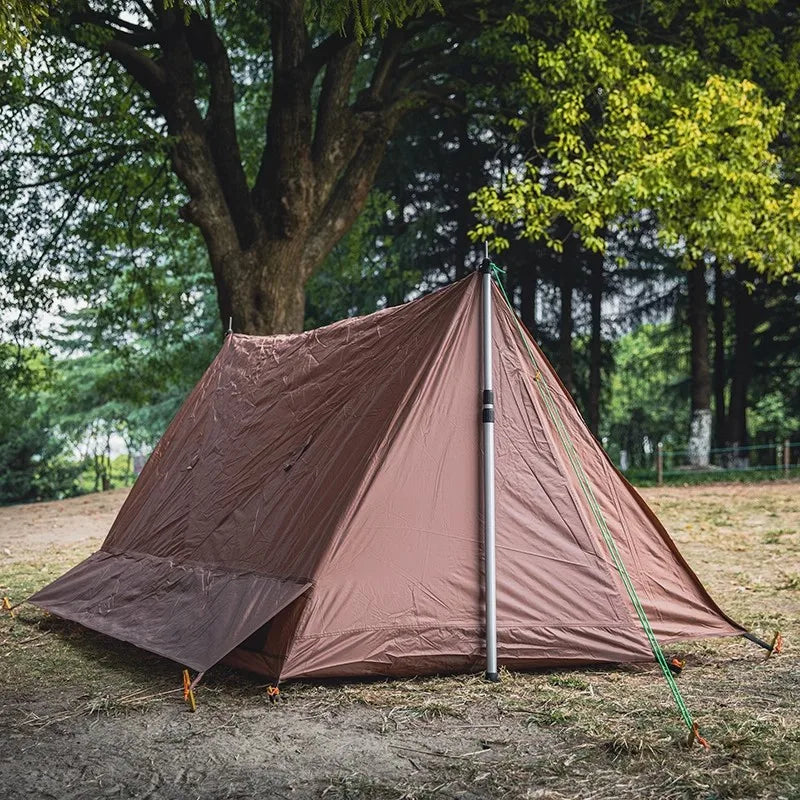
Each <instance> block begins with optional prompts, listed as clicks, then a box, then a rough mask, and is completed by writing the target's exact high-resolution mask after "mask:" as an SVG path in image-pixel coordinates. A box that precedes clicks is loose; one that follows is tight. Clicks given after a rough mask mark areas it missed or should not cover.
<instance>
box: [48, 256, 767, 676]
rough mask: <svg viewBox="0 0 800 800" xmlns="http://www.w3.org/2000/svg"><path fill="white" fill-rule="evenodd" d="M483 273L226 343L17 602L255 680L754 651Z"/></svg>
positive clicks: (187, 662)
mask: <svg viewBox="0 0 800 800" xmlns="http://www.w3.org/2000/svg"><path fill="white" fill-rule="evenodd" d="M491 266H492V265H490V264H489V262H488V260H486V261H484V266H483V267H482V270H481V272H478V273H476V274H473V275H470V276H468V277H466V278H464V279H463V280H461V281H458V282H457V283H454V284H453V285H451V286H449V287H447V288H444V289H441V290H439V291H437V292H434V293H432V294H430V295H427V296H425V297H422V298H420V299H418V300H414V301H412V302H410V303H407V304H406V305H403V306H399V307H396V308H390V309H386V310H384V311H379V312H376V313H374V314H370V315H368V316H365V317H360V318H355V319H347V320H343V321H341V322H337V323H335V324H333V325H329V326H327V327H324V328H320V329H318V330H312V331H307V332H305V333H300V334H292V335H279V336H268V337H260V336H244V335H239V334H231V335H228V336H227V337H226V340H225V343H224V345H223V346H222V349H221V350H220V352H219V354H218V355H217V357H216V358H215V360H214V361H213V363H212V364H211V366H210V367H209V368H208V370H207V372H206V373H205V375H204V376H203V378H202V379H201V381H200V382H199V383H198V385H197V386H196V387H195V388H194V389H193V391H192V392H191V394H190V395H189V397H188V398H187V400H186V401H185V403H184V404H183V406H182V407H181V409H180V411H179V412H178V414H177V416H176V417H175V419H174V420H173V421H172V423H171V424H170V426H169V427H168V429H167V431H166V433H165V434H164V436H163V437H162V439H161V441H160V442H159V444H158V446H157V447H156V449H155V451H154V452H153V454H152V456H151V457H150V459H149V461H148V462H147V464H146V465H145V467H144V470H143V472H142V474H141V476H140V477H139V479H138V480H137V482H136V484H135V486H134V487H133V489H132V490H131V493H130V495H129V496H128V498H127V500H126V501H125V504H124V505H123V507H122V509H121V511H120V513H119V516H118V517H117V519H116V520H115V522H114V524H113V526H112V528H111V531H110V532H109V534H108V537H107V538H106V540H105V542H104V543H103V545H102V547H101V548H100V550H98V551H97V552H96V553H94V554H93V555H92V556H90V557H89V558H88V559H86V560H85V561H84V562H82V563H81V564H79V565H78V566H76V567H74V568H73V569H72V570H70V571H69V572H67V573H66V574H65V575H63V576H62V577H61V578H59V579H58V580H56V581H55V582H53V583H51V584H50V585H49V586H47V587H46V588H44V589H42V590H41V591H40V592H38V593H37V594H36V595H34V596H33V598H32V601H33V602H34V603H35V604H36V605H38V606H40V607H42V608H44V609H47V610H48V611H51V612H53V613H54V614H57V615H59V616H61V617H65V618H67V619H70V620H74V621H75V622H79V623H81V624H83V625H85V626H87V627H89V628H92V629H94V630H97V631H100V632H102V633H105V634H108V635H110V636H113V637H116V638H117V639H122V640H124V641H127V642H131V643H133V644H134V645H137V646H138V647H141V648H144V649H145V650H149V651H152V652H153V653H158V654H160V655H162V656H166V657H167V658H170V659H173V660H175V661H177V662H179V663H181V664H184V665H187V666H189V667H191V668H194V669H196V670H205V669H207V668H208V667H210V666H212V665H213V664H215V663H217V662H219V661H225V662H226V663H229V664H232V665H235V666H238V667H242V668H245V669H248V670H252V671H255V672H257V673H262V674H264V675H267V676H268V677H270V678H271V679H273V680H276V681H277V680H285V679H288V678H299V677H332V676H360V675H392V676H401V675H420V674H430V673H443V672H459V671H468V670H476V669H480V668H482V667H483V666H484V665H485V667H486V670H487V672H488V673H489V676H490V677H493V676H494V674H495V673H496V671H497V665H498V664H500V665H505V666H508V667H513V668H527V667H539V666H556V665H560V666H561V665H570V664H586V663H589V662H629V661H644V660H651V659H652V658H653V656H654V653H656V648H658V653H660V645H658V644H655V642H656V640H657V642H658V643H662V644H666V643H669V642H673V641H676V640H686V639H695V638H700V637H707V636H725V635H747V636H748V638H753V639H754V640H755V637H751V636H750V635H749V634H747V632H746V631H745V630H744V629H743V628H742V627H741V626H740V625H738V624H737V623H736V622H734V621H733V620H731V619H730V618H729V617H727V616H726V615H725V614H724V613H723V612H722V611H721V610H720V609H719V607H718V606H717V605H716V604H715V603H714V601H713V600H712V599H711V597H710V596H709V594H708V593H707V592H706V590H705V589H704V588H703V586H702V585H701V583H700V581H699V580H698V579H697V577H696V576H695V574H694V573H693V572H692V570H691V569H690V568H689V566H688V565H687V563H686V562H685V561H684V559H683V558H682V557H681V555H680V553H679V552H678V550H677V548H676V546H675V544H674V543H673V541H672V540H671V539H670V537H669V535H668V534H667V532H666V530H665V529H664V527H663V526H662V525H661V523H660V522H659V521H658V519H657V518H656V517H655V515H654V514H653V512H652V511H651V510H650V509H649V508H648V507H647V505H646V504H645V502H644V501H643V500H642V498H641V497H640V496H639V495H638V494H637V493H636V491H635V490H634V489H633V488H632V487H631V486H630V484H628V483H627V481H626V480H625V479H624V478H623V477H622V475H621V474H620V473H619V472H618V471H617V470H616V469H615V468H614V466H613V465H612V463H611V462H610V460H609V459H608V457H607V456H606V454H605V452H604V451H603V449H602V448H601V446H600V445H599V444H598V442H597V441H596V439H595V438H594V437H593V436H592V435H591V434H590V432H589V431H588V429H587V428H586V426H585V424H584V422H583V420H582V418H581V416H580V413H579V412H578V410H577V407H576V406H575V404H574V402H573V401H572V399H571V398H570V396H569V394H568V393H567V391H566V390H565V388H564V387H563V385H562V384H561V383H560V382H559V380H558V378H557V376H556V374H555V372H554V371H553V369H552V367H551V366H550V365H549V364H548V363H547V361H546V359H545V357H544V355H543V354H542V353H541V351H540V350H539V349H538V347H537V345H536V344H535V342H534V341H533V339H532V338H531V337H530V336H529V335H528V334H527V332H525V331H524V330H523V329H522V327H521V326H520V325H519V323H518V321H517V318H516V316H515V315H514V313H513V311H512V310H511V309H510V308H509V306H508V304H507V302H506V301H505V300H504V298H503V295H502V293H501V292H500V290H499V289H498V287H497V286H496V285H495V284H494V282H493V281H492V278H491V274H490V273H491ZM482 298H483V300H482ZM482 343H483V345H482ZM492 354H493V355H494V359H493V361H494V363H493V364H492V358H491V356H492ZM482 356H483V357H482ZM492 381H493V382H494V385H492ZM587 487H588V492H587ZM495 526H496V527H495ZM495 530H496V534H495ZM612 532H613V536H612ZM495 538H496V546H495ZM486 544H488V547H487V546H486ZM495 586H496V594H495ZM652 637H654V638H652ZM487 644H488V647H487ZM495 658H496V660H495ZM662 667H663V664H662Z"/></svg>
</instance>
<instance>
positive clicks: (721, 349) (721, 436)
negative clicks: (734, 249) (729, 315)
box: [713, 260, 727, 447]
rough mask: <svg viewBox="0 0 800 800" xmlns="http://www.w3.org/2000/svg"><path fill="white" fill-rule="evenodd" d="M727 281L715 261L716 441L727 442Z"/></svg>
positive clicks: (721, 443) (718, 444) (719, 445)
mask: <svg viewBox="0 0 800 800" xmlns="http://www.w3.org/2000/svg"><path fill="white" fill-rule="evenodd" d="M724 281H725V279H724V276H723V274H722V266H721V264H720V263H719V260H716V261H714V311H713V319H714V439H715V441H716V446H717V447H722V446H723V442H724V441H725V384H726V383H727V378H726V375H725V288H724V287H725V282H724Z"/></svg>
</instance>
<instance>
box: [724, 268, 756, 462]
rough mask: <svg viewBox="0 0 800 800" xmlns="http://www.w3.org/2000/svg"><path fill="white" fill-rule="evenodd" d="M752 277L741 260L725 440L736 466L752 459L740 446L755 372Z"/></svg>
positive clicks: (735, 307)
mask: <svg viewBox="0 0 800 800" xmlns="http://www.w3.org/2000/svg"><path fill="white" fill-rule="evenodd" d="M751 278H752V275H751V274H750V271H749V270H748V269H747V268H746V267H744V266H743V265H742V264H737V265H736V288H735V290H734V301H733V315H734V347H735V353H734V355H735V357H734V360H733V363H734V364H735V369H734V370H733V376H732V378H731V397H730V405H729V408H728V419H727V426H726V435H725V439H726V444H727V446H728V447H732V448H734V450H733V452H732V454H731V458H730V461H731V462H732V465H733V466H747V465H748V462H749V459H748V458H747V456H746V455H745V454H744V453H743V452H740V450H739V448H742V447H746V446H747V444H748V437H747V390H748V388H749V386H750V378H751V377H752V374H753V297H752V295H751V294H750V292H749V291H748V289H747V286H745V281H747V280H749V279H751Z"/></svg>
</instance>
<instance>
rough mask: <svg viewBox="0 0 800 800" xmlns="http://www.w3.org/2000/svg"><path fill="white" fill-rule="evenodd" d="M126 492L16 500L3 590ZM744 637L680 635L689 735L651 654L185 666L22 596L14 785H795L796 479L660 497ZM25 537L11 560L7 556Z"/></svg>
mask: <svg viewBox="0 0 800 800" xmlns="http://www.w3.org/2000/svg"><path fill="white" fill-rule="evenodd" d="M125 494H126V490H118V491H115V492H109V493H106V494H103V495H93V496H91V497H86V498H76V499H75V500H70V501H63V502H59V503H45V504H38V505H34V506H18V507H10V508H3V509H0V594H9V595H10V596H11V597H12V599H14V600H19V599H21V598H22V597H24V596H26V594H27V593H29V592H31V591H34V590H35V589H37V588H38V587H40V586H42V585H44V584H45V583H47V582H48V581H49V580H51V579H52V578H54V577H56V576H57V575H58V574H60V573H61V572H63V571H64V570H65V569H66V568H67V567H69V566H71V565H72V564H74V563H76V562H77V561H78V560H80V559H81V558H83V557H84V556H86V555H88V554H89V553H90V552H91V551H93V550H94V549H96V547H97V546H98V545H99V543H100V541H101V540H102V536H103V535H104V534H105V532H106V531H107V529H108V527H109V526H110V524H111V521H112V520H113V517H114V515H115V513H116V510H117V509H118V507H119V505H121V503H122V501H123V499H124V497H125ZM643 494H644V495H645V497H646V499H647V500H648V502H649V503H650V504H651V505H652V506H653V508H654V509H655V510H656V512H657V513H658V514H659V515H660V516H661V518H662V519H663V520H664V522H665V523H666V525H667V527H668V528H669V530H670V532H671V533H672V534H673V536H674V538H675V539H676V541H677V542H678V544H679V546H680V548H681V550H682V552H683V553H684V555H685V556H686V558H687V560H688V561H689V563H690V564H691V565H692V567H693V568H694V569H695V571H696V572H697V573H698V575H699V577H700V578H701V580H702V581H703V582H704V583H705V584H706V585H707V587H708V588H709V590H710V592H711V593H712V595H713V596H714V597H715V599H716V600H717V601H718V602H719V603H720V605H721V606H722V607H723V608H724V609H725V610H726V611H728V612H729V613H730V614H731V615H732V616H733V617H735V618H736V619H738V620H740V621H741V622H743V623H744V624H745V625H748V626H751V627H752V628H753V629H754V631H755V632H757V633H758V634H759V635H762V636H763V637H765V638H767V637H769V636H770V635H771V633H772V631H773V630H774V629H776V628H781V629H782V630H783V632H784V634H785V636H786V637H787V644H786V647H785V651H784V653H783V654H782V655H780V656H777V657H774V658H771V659H769V660H765V659H764V654H763V651H761V650H759V649H757V648H756V647H754V646H753V645H751V644H748V643H746V642H743V641H742V640H740V639H725V640H713V641H705V642H692V643H688V644H686V645H684V646H681V647H675V648H671V650H670V652H675V653H677V654H680V655H682V656H683V657H685V658H686V659H687V668H686V669H685V670H684V674H683V675H682V676H681V678H680V680H679V683H680V686H681V689H682V691H683V693H684V696H685V699H686V701H687V704H688V705H689V707H690V708H691V709H692V711H693V712H694V714H695V716H696V718H697V719H698V721H699V722H700V724H701V728H702V731H703V733H704V735H705V736H706V737H707V738H708V739H709V740H710V741H711V743H712V749H711V751H710V752H708V753H706V752H705V751H702V750H701V749H700V748H698V747H696V746H695V747H693V748H691V749H688V748H686V747H685V746H684V744H683V740H684V731H683V729H682V727H681V723H680V721H679V718H678V716H677V713H676V711H675V709H674V706H673V705H672V701H671V698H670V696H669V692H668V690H667V687H666V686H665V685H664V683H663V680H662V679H661V677H660V674H659V673H658V672H657V671H656V670H655V669H654V668H650V667H645V668H628V669H609V668H602V669H583V670H569V671H543V672H536V673H527V674H521V673H505V674H504V675H503V680H502V681H501V682H500V683H499V684H487V683H485V682H484V681H483V680H481V679H480V678H479V677H477V676H456V677H442V678H425V679H417V680H410V681H379V682H368V681H362V682H343V683H325V684H300V683H294V684H287V685H286V686H284V687H282V691H281V696H282V700H281V702H280V703H278V704H271V703H270V702H269V700H268V698H267V695H266V691H265V687H264V686H263V684H261V683H260V682H259V679H257V678H253V677H251V676H248V675H245V674H243V673H237V672H234V671H232V670H229V669H226V668H223V667H217V668H214V669H213V670H211V671H210V672H209V674H208V676H207V678H206V679H205V680H204V681H203V683H202V684H201V686H200V688H199V690H198V694H197V698H198V710H197V712H196V713H195V714H191V713H189V712H188V711H187V709H186V706H185V705H184V704H183V701H182V698H181V695H180V669H179V667H178V665H175V664H172V663H170V662H168V661H165V660H164V659H160V658H157V657H155V656H151V655H149V654H147V653H143V652H142V651H139V650H136V649H135V648H133V647H130V646H127V645H124V644H122V643H119V642H116V641H113V640H110V639H107V638H105V637H103V636H100V635H98V634H94V633H92V632H90V631H86V630H84V629H82V628H80V627H79V626H77V625H72V624H70V623H67V622H64V621H61V620H58V619H57V618H54V617H52V616H48V615H46V614H44V613H42V612H40V611H38V610H37V609H33V608H30V607H27V606H24V607H22V608H21V609H19V611H18V614H17V616H16V617H15V618H14V619H11V618H9V617H8V616H7V615H6V616H4V617H2V618H0V667H1V668H0V730H2V733H3V739H2V746H0V797H2V798H9V800H11V799H12V798H40V797H42V798H49V797H53V798H96V797H118V798H250V797H287V798H288V797H291V798H305V797H323V796H324V797H326V798H356V797H359V798H360V797H365V798H396V799H398V800H399V798H420V799H421V798H434V797H435V798H484V797H491V798H550V799H551V800H558V799H560V798H578V797H579V798H587V800H588V799H589V798H659V800H673V799H677V798H707V800H712V798H757V797H758V798H781V797H783V798H787V799H789V798H791V799H792V800H793V799H794V798H798V797H800V709H799V708H798V698H800V657H798V655H797V653H798V650H797V647H796V641H797V636H798V634H800V623H799V622H798V620H799V619H800V484H798V483H789V482H786V483H775V484H758V485H755V484H754V485H730V486H695V487H686V488H680V487H667V488H661V489H648V490H645V491H644V492H643ZM6 550H8V551H9V552H5V551H6Z"/></svg>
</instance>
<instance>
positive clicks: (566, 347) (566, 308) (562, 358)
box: [558, 233, 578, 394]
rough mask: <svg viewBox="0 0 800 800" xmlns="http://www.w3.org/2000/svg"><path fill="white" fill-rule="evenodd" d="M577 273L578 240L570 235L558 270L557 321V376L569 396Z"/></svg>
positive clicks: (572, 380)
mask: <svg viewBox="0 0 800 800" xmlns="http://www.w3.org/2000/svg"><path fill="white" fill-rule="evenodd" d="M577 271H578V239H577V237H576V236H575V235H574V234H572V233H570V234H569V235H568V237H567V240H566V242H565V243H564V252H563V253H562V254H561V264H560V269H559V293H560V297H561V308H560V313H559V320H558V374H559V377H560V378H561V380H562V381H563V383H564V386H566V387H567V389H568V391H569V392H570V394H574V393H575V367H574V363H573V357H572V328H573V324H572V295H573V292H574V290H575V276H576V273H577Z"/></svg>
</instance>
